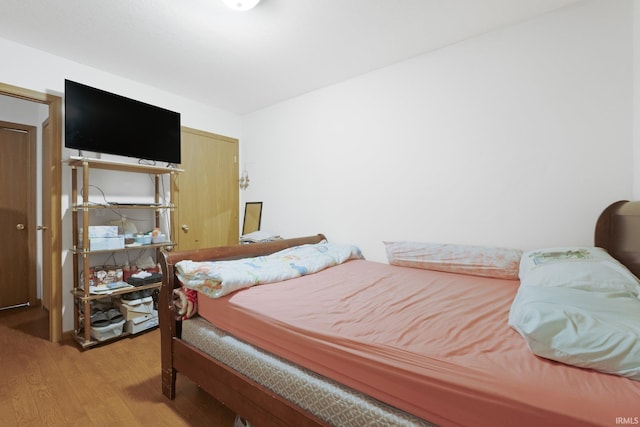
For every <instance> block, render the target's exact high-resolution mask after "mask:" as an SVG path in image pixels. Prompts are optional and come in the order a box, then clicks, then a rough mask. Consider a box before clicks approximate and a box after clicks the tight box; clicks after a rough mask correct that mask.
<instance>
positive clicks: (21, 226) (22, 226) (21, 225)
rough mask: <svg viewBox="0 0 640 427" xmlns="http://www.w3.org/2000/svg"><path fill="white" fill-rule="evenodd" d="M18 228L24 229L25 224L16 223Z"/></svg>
mask: <svg viewBox="0 0 640 427" xmlns="http://www.w3.org/2000/svg"><path fill="white" fill-rule="evenodd" d="M16 230H20V231H22V230H24V224H16Z"/></svg>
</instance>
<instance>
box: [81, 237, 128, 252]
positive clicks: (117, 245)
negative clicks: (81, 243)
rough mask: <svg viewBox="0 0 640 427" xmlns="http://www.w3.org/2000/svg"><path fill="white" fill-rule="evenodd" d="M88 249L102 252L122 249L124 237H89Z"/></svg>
mask: <svg viewBox="0 0 640 427" xmlns="http://www.w3.org/2000/svg"><path fill="white" fill-rule="evenodd" d="M89 249H90V250H92V251H102V250H109V249H124V236H119V237H90V238H89Z"/></svg>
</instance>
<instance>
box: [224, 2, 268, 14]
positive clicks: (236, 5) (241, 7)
mask: <svg viewBox="0 0 640 427" xmlns="http://www.w3.org/2000/svg"><path fill="white" fill-rule="evenodd" d="M222 2H223V3H224V4H225V5H226V6H227V7H228V8H231V9H233V10H238V11H240V12H245V11H247V10H249V9H253V8H254V7H256V5H257V4H258V3H260V0H222Z"/></svg>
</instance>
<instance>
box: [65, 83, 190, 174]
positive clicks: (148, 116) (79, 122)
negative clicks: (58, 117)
mask: <svg viewBox="0 0 640 427" xmlns="http://www.w3.org/2000/svg"><path fill="white" fill-rule="evenodd" d="M64 98H65V147H67V148H72V149H77V150H80V151H83V150H86V151H92V152H95V153H105V154H116V155H120V156H127V157H135V158H138V159H144V160H154V161H160V162H168V163H180V113H176V112H174V111H170V110H166V109H164V108H160V107H156V106H154V105H150V104H145V103H144V102H140V101H136V100H134V99H130V98H127V97H124V96H121V95H116V94H114V93H110V92H106V91H103V90H100V89H96V88H94V87H91V86H87V85H84V84H81V83H77V82H73V81H71V80H65V81H64Z"/></svg>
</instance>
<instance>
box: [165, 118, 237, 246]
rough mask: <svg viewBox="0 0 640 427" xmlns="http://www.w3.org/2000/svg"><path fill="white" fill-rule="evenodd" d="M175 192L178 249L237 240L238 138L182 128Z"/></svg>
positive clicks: (229, 242) (232, 242)
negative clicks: (179, 161)
mask: <svg viewBox="0 0 640 427" xmlns="http://www.w3.org/2000/svg"><path fill="white" fill-rule="evenodd" d="M181 144H182V163H181V164H180V169H183V170H184V172H182V173H180V174H178V176H177V182H176V191H175V194H174V197H175V204H176V206H177V209H176V211H175V212H174V215H175V220H174V227H175V230H174V232H173V236H174V237H175V240H176V243H177V244H178V247H177V249H178V250H186V249H199V248H206V247H211V246H224V245H235V244H237V243H238V240H239V236H238V230H239V226H238V221H239V219H238V218H239V215H238V205H239V201H238V200H239V191H240V190H239V186H238V178H239V177H238V140H237V139H233V138H229V137H225V136H221V135H216V134H212V133H208V132H203V131H199V130H195V129H189V128H184V127H183V128H182V141H181Z"/></svg>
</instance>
